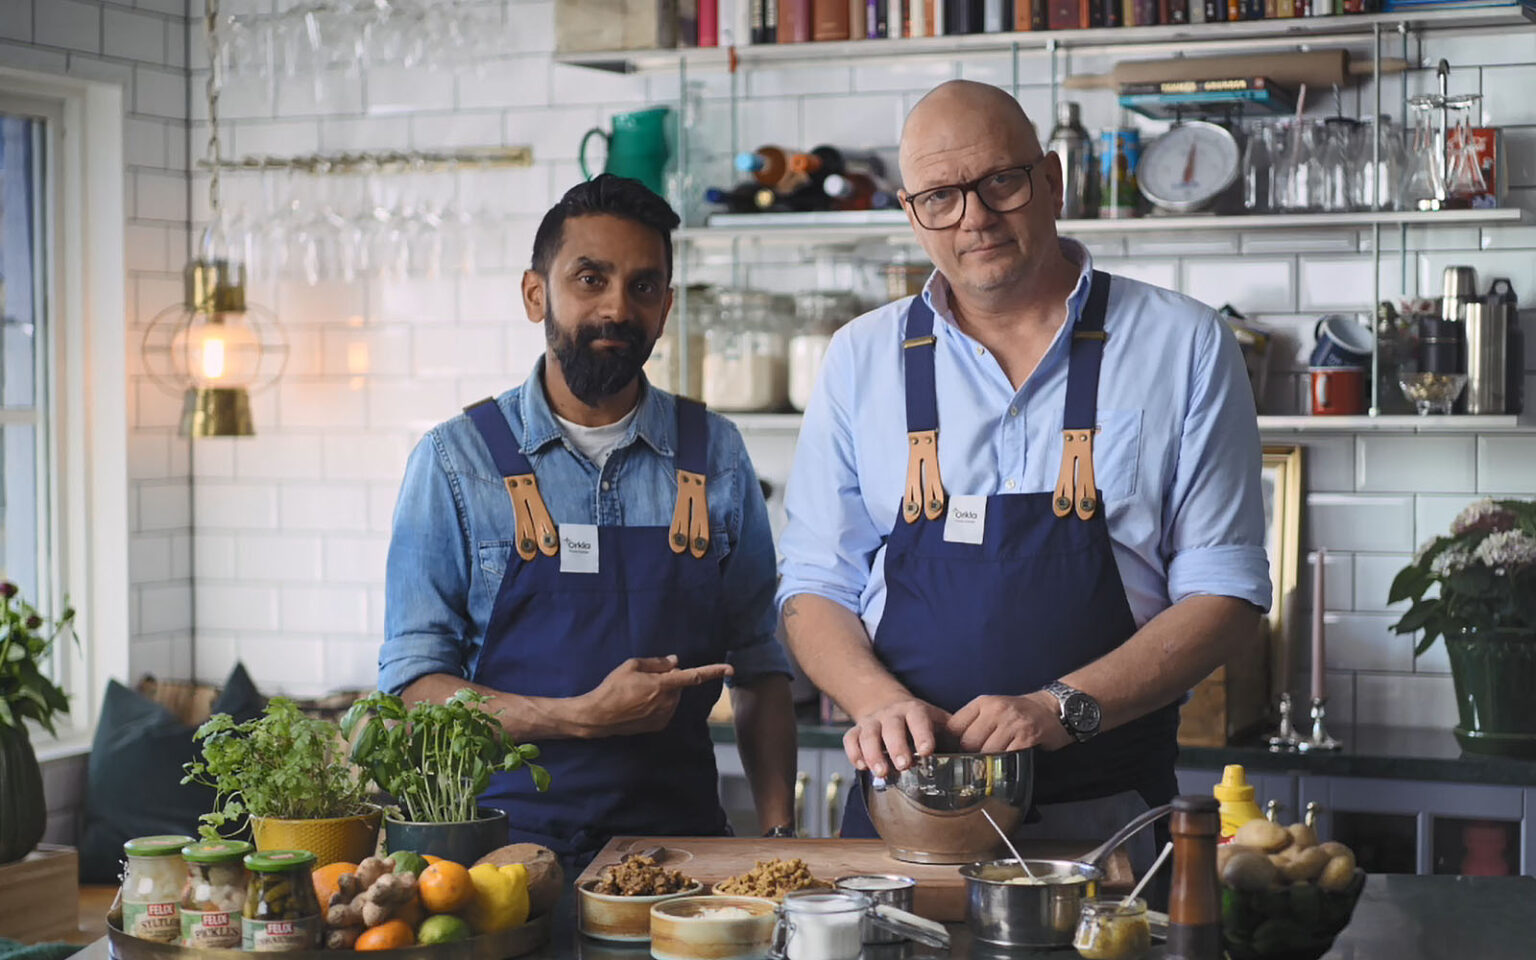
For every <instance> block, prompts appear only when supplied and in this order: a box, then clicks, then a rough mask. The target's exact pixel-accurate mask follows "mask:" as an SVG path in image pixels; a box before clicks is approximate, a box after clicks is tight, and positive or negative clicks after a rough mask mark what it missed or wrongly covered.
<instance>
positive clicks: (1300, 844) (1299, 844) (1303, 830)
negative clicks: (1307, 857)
mask: <svg viewBox="0 0 1536 960" xmlns="http://www.w3.org/2000/svg"><path fill="white" fill-rule="evenodd" d="M1285 829H1286V832H1288V833H1289V834H1290V835H1291V845H1292V846H1294V847H1296V848H1297V849H1298V850H1305V849H1307V848H1308V847H1315V846H1317V831H1316V830H1313V829H1312V828H1311V827H1309V826H1307V825H1306V824H1304V823H1293V824H1291V825H1290V826H1288V827H1286V828H1285Z"/></svg>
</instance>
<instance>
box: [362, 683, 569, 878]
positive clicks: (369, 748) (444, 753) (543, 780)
mask: <svg viewBox="0 0 1536 960" xmlns="http://www.w3.org/2000/svg"><path fill="white" fill-rule="evenodd" d="M489 702H490V698H489V697H486V696H484V695H482V694H479V693H476V692H475V691H473V690H469V689H464V690H460V691H459V692H458V693H455V694H454V695H453V696H452V697H451V698H449V700H448V702H447V703H428V702H421V703H417V704H415V705H414V706H411V707H410V708H409V709H408V708H407V707H406V705H405V703H404V702H403V701H402V700H401V699H400V698H399V697H397V696H394V695H392V694H387V693H373V694H370V695H369V696H367V697H365V698H363V699H362V700H359V701H358V702H357V703H355V704H353V705H352V709H350V710H348V711H347V715H346V716H345V717H343V718H342V721H341V729H342V732H343V733H344V734H345V735H346V736H347V737H348V739H350V740H352V760H353V762H354V763H356V764H357V765H358V766H360V767H362V768H363V769H364V770H366V771H367V772H368V775H369V776H370V777H372V778H373V781H374V783H376V784H377V785H378V787H379V789H381V790H383V791H384V792H385V793H387V794H389V795H390V796H391V797H393V798H394V799H395V802H396V803H397V804H398V805H399V815H398V816H396V815H395V812H394V811H391V812H390V815H389V816H388V817H387V819H386V827H385V830H384V843H385V846H386V847H387V848H388V849H390V850H412V851H415V852H416V853H423V854H433V855H434V856H439V857H442V858H444V859H446V860H452V861H454V862H456V863H463V864H471V863H474V862H475V861H476V860H478V859H480V858H481V857H482V856H484V855H485V854H487V853H489V852H491V851H492V850H494V849H496V848H497V847H500V846H502V845H503V844H505V843H506V842H507V815H506V814H505V813H503V812H502V811H500V810H491V809H487V808H484V807H480V806H479V805H478V803H477V798H478V797H479V796H480V794H482V793H484V792H485V790H486V788H487V787H488V786H490V782H491V775H492V774H493V773H500V772H503V771H511V770H519V769H522V768H524V767H526V768H527V769H528V772H529V774H530V775H531V776H532V777H533V783H534V786H535V787H537V788H538V789H539V790H547V789H548V788H549V774H548V772H546V771H545V770H544V768H543V767H540V766H538V765H537V764H534V763H531V762H530V761H532V760H534V759H535V758H537V757H538V755H539V748H538V747H535V746H533V745H531V744H525V745H522V746H519V745H517V744H515V743H513V742H512V738H511V737H509V736H507V733H506V731H505V730H503V729H502V726H501V724H500V723H499V722H497V720H496V717H495V715H493V714H491V713H489V712H487V711H486V710H485V705H486V704H487V703H489ZM365 720H366V721H368V722H367V723H364V721H365Z"/></svg>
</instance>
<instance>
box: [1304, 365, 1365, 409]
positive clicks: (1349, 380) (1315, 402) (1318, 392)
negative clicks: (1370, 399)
mask: <svg viewBox="0 0 1536 960" xmlns="http://www.w3.org/2000/svg"><path fill="white" fill-rule="evenodd" d="M1307 372H1308V374H1309V375H1310V376H1311V378H1312V391H1311V393H1312V416H1314V417H1345V416H1349V415H1351V414H1358V413H1364V412H1365V368H1364V367H1312V368H1311V369H1310V370H1308V371H1307Z"/></svg>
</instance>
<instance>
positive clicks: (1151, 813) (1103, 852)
mask: <svg viewBox="0 0 1536 960" xmlns="http://www.w3.org/2000/svg"><path fill="white" fill-rule="evenodd" d="M1172 811H1173V805H1172V804H1170V803H1165V804H1163V805H1162V806H1160V807H1153V808H1152V809H1151V810H1148V811H1147V812H1146V813H1143V814H1142V815H1141V816H1139V817H1137V818H1136V819H1134V820H1132V821H1131V822H1130V823H1128V824H1126V825H1125V826H1123V827H1121V828H1120V829H1119V830H1116V831H1115V833H1114V836H1112V837H1110V838H1109V839H1108V840H1105V841H1104V842H1103V843H1102V844H1100V845H1099V846H1097V847H1095V848H1093V849H1092V850H1090V851H1089V852H1088V854H1087V855H1086V856H1084V857H1083V860H1085V861H1086V862H1087V863H1088V864H1089V865H1090V866H1094V867H1102V866H1103V861H1104V860H1105V859H1106V858H1108V857H1109V855H1110V854H1111V853H1114V852H1115V848H1116V847H1118V846H1120V844H1122V843H1124V842H1125V841H1127V840H1129V839H1131V838H1132V837H1134V836H1135V835H1136V834H1138V833H1140V832H1141V831H1142V830H1144V829H1146V828H1147V827H1148V826H1149V825H1151V824H1153V823H1156V822H1157V821H1158V820H1161V819H1162V818H1164V817H1166V816H1168V814H1169V813H1171V812H1172Z"/></svg>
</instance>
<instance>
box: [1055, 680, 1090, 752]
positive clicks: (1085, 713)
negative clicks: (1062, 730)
mask: <svg viewBox="0 0 1536 960" xmlns="http://www.w3.org/2000/svg"><path fill="white" fill-rule="evenodd" d="M1042 689H1044V690H1045V692H1046V693H1048V694H1050V695H1051V696H1053V697H1055V698H1056V702H1057V703H1059V704H1061V725H1062V726H1063V727H1066V728H1067V732H1068V733H1070V734H1072V737H1073V739H1075V740H1076V741H1077V742H1078V743H1083V742H1084V741H1086V740H1090V739H1092V738H1093V737H1094V736H1095V735H1097V734H1098V732H1099V718H1100V716H1101V713H1102V711H1100V709H1099V701H1097V700H1095V699H1093V698H1092V697H1090V696H1089V695H1088V694H1086V693H1084V692H1083V691H1081V690H1079V689H1077V688H1076V687H1069V686H1067V685H1066V684H1064V683H1062V682H1061V681H1060V680H1052V681H1051V682H1050V683H1048V684H1046V685H1045V686H1044V687H1043V688H1042Z"/></svg>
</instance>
